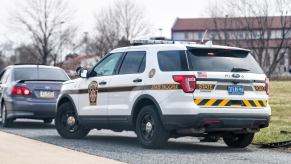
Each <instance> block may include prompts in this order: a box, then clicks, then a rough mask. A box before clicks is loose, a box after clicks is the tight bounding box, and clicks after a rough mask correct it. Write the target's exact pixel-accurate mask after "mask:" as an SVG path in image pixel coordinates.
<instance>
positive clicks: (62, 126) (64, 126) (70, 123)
mask: <svg viewBox="0 0 291 164" xmlns="http://www.w3.org/2000/svg"><path fill="white" fill-rule="evenodd" d="M55 125H56V129H57V131H58V133H59V134H60V135H61V136H62V137H63V138H67V139H80V138H83V137H85V136H87V134H88V133H89V132H90V129H86V128H84V127H83V126H82V125H80V124H79V123H78V120H77V115H76V112H75V110H74V107H73V105H72V104H71V103H69V102H66V103H64V104H62V105H60V107H58V109H57V114H56V118H55Z"/></svg>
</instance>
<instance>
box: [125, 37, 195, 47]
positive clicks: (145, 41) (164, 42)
mask: <svg viewBox="0 0 291 164" xmlns="http://www.w3.org/2000/svg"><path fill="white" fill-rule="evenodd" d="M130 43H131V45H133V46H139V45H148V44H197V43H196V42H188V41H173V40H142V39H140V40H132V41H131V42H130Z"/></svg>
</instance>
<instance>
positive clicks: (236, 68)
mask: <svg viewBox="0 0 291 164" xmlns="http://www.w3.org/2000/svg"><path fill="white" fill-rule="evenodd" d="M248 71H250V70H249V69H245V68H238V67H233V68H232V69H231V71H230V72H248Z"/></svg>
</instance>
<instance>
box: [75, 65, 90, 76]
mask: <svg viewBox="0 0 291 164" xmlns="http://www.w3.org/2000/svg"><path fill="white" fill-rule="evenodd" d="M76 73H77V75H78V76H79V77H81V78H87V73H88V70H87V69H85V68H83V67H78V68H77V69H76Z"/></svg>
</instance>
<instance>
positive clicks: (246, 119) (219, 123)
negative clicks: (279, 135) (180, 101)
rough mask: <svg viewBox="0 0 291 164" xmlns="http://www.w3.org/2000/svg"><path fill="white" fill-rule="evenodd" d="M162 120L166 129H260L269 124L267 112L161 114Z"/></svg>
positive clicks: (209, 130)
mask: <svg viewBox="0 0 291 164" xmlns="http://www.w3.org/2000/svg"><path fill="white" fill-rule="evenodd" d="M162 122H163V125H164V127H165V128H166V129H168V130H178V129H185V128H194V129H205V131H206V132H211V131H232V130H240V129H261V128H265V127H268V126H269V122H270V115H267V114H233V113H231V114H221V113H219V114H216V113H203V114H197V115H163V116H162Z"/></svg>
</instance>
